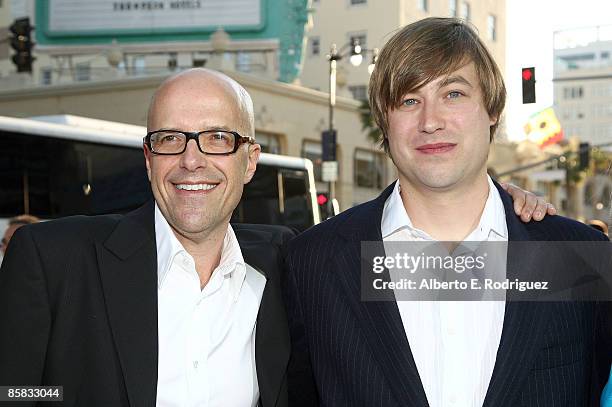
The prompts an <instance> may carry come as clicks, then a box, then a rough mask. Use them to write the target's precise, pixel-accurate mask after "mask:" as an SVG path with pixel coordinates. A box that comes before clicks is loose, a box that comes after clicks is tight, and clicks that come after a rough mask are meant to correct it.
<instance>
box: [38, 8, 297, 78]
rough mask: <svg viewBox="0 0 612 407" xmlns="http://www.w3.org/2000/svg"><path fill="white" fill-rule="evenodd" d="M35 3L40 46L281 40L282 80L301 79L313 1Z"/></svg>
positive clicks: (280, 61) (280, 62)
mask: <svg viewBox="0 0 612 407" xmlns="http://www.w3.org/2000/svg"><path fill="white" fill-rule="evenodd" d="M74 4H75V3H74V1H71V0H36V30H35V34H36V41H37V43H38V44H40V45H43V46H44V45H49V46H71V45H92V44H96V45H99V44H111V43H112V41H113V40H115V41H116V42H117V43H119V44H121V43H130V44H133V43H139V42H140V43H151V42H153V43H155V42H175V41H194V42H195V41H208V40H209V39H210V36H211V34H212V33H214V32H215V31H216V30H217V28H219V27H223V29H224V30H225V31H226V32H227V33H228V34H230V36H231V38H232V39H233V40H264V39H278V40H279V44H280V50H279V64H280V78H279V80H281V81H283V82H291V81H293V80H294V79H295V77H296V76H297V75H298V73H299V69H300V67H301V58H302V43H303V37H304V27H305V24H306V21H307V17H308V11H307V4H308V0H131V1H130V0H82V1H81V2H79V4H78V6H75V5H74Z"/></svg>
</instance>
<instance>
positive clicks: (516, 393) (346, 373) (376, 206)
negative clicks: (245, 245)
mask: <svg viewBox="0 0 612 407" xmlns="http://www.w3.org/2000/svg"><path fill="white" fill-rule="evenodd" d="M496 186H497V187H498V189H499V190H500V194H501V196H502V200H503V202H504V207H505V211H506V222H507V225H508V232H509V237H510V240H570V241H571V240H604V239H606V238H605V236H604V235H603V234H601V233H599V232H596V231H594V230H592V229H591V228H588V227H586V226H584V225H582V224H580V223H578V222H575V221H572V220H569V219H566V218H563V217H560V216H552V217H551V216H549V217H546V218H545V220H544V221H542V222H531V223H528V224H523V223H521V222H520V220H519V219H518V218H517V217H516V216H515V215H514V211H513V210H512V202H511V199H510V196H509V195H508V194H507V193H506V192H505V191H503V190H502V189H501V188H500V187H499V186H498V185H496ZM392 189H393V185H391V186H389V187H388V188H387V189H386V190H385V191H384V192H383V193H382V194H381V195H380V196H379V197H378V198H377V199H375V200H373V201H370V202H367V203H365V204H362V205H359V206H357V207H354V208H352V209H349V210H347V211H346V212H343V213H342V214H340V215H338V216H336V217H334V218H332V219H330V220H328V221H326V222H324V223H322V224H320V225H318V226H316V227H314V228H311V229H310V230H308V231H306V232H305V233H303V234H302V235H300V236H298V237H297V238H296V239H294V240H293V241H292V242H291V243H290V244H289V247H288V249H287V256H286V268H287V271H286V273H287V274H286V279H285V301H286V305H287V312H288V315H289V324H290V331H291V336H292V359H291V362H290V371H289V392H290V405H292V406H314V405H319V404H320V405H324V406H334V407H336V406H338V407H339V406H350V407H357V406H368V407H374V406H427V405H428V404H427V398H426V396H425V392H424V390H423V386H422V384H421V381H420V378H419V374H418V371H417V368H416V365H415V363H414V360H413V357H412V353H411V351H410V347H409V345H408V340H407V339H406V334H405V331H404V327H403V325H402V321H401V318H400V314H399V311H398V308H397V304H396V303H395V302H394V301H381V302H363V301H361V300H360V295H361V293H360V242H361V241H382V237H381V231H380V222H381V217H382V211H383V206H384V203H385V201H386V199H387V197H388V196H389V194H390V193H391V191H392ZM381 248H382V245H381ZM509 258H510V262H513V261H518V262H519V263H520V259H512V258H511V256H510V257H509ZM509 267H510V265H509ZM611 353H612V344H611V343H610V331H609V314H608V313H604V312H603V307H602V305H601V304H595V303H588V302H583V303H570V302H566V303H553V302H548V303H545V302H539V303H526V302H508V303H507V305H506V313H505V319H504V326H503V332H502V337H501V342H500V345H499V350H498V353H497V359H496V363H495V368H494V371H493V376H492V378H491V382H490V385H489V388H488V391H487V395H486V398H485V402H484V405H485V406H495V407H498V406H513V407H514V406H568V407H576V406H588V405H592V406H595V405H597V404H596V403H597V402H596V400H597V399H598V398H599V395H600V394H601V389H602V388H603V386H604V384H605V380H606V377H607V373H608V369H609V366H610V358H611ZM465 373H466V374H470V372H465Z"/></svg>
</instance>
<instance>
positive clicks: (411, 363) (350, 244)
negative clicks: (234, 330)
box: [285, 18, 610, 407]
mask: <svg viewBox="0 0 612 407" xmlns="http://www.w3.org/2000/svg"><path fill="white" fill-rule="evenodd" d="M369 90H370V92H369V93H370V105H371V106H372V110H373V113H374V117H375V119H376V122H377V124H378V125H379V127H380V128H381V130H382V133H383V137H384V138H383V141H382V143H383V146H384V147H385V150H386V151H387V152H388V154H389V156H390V157H391V159H392V160H393V162H394V164H395V166H396V167H397V170H398V174H399V180H398V181H397V182H394V183H393V184H391V185H390V186H389V187H388V188H387V189H386V190H385V191H384V192H383V193H382V194H381V195H380V196H379V197H378V198H376V199H375V200H373V201H370V202H366V203H365V204H363V205H359V206H357V207H354V208H352V209H350V210H348V211H346V212H344V213H342V214H340V215H338V216H336V217H334V218H332V219H330V220H329V221H327V222H324V223H323V224H321V225H318V226H316V227H314V228H312V229H310V230H308V231H306V232H305V233H303V234H302V235H300V236H298V237H297V238H296V239H294V240H293V241H292V242H291V243H290V245H289V249H288V254H287V258H286V264H287V269H288V270H287V275H286V283H285V291H286V292H285V294H286V295H285V297H286V303H287V304H286V305H287V312H288V315H289V321H290V331H291V336H292V352H293V353H292V362H291V364H290V373H289V393H290V402H293V403H294V404H292V405H309V406H312V405H317V404H321V405H326V406H334V407H339V406H351V407H356V406H368V407H373V406H381V407H383V406H384V407H391V406H411V407H414V406H422V407H425V406H431V407H442V406H444V407H447V406H453V405H457V406H483V405H484V406H495V407H499V406H508V407H510V406H518V405H539V406H553V405H554V406H557V405H563V406H566V405H567V406H586V405H589V403H592V404H593V405H595V403H596V400H598V398H599V394H601V388H602V387H603V385H604V383H605V379H604V378H603V375H602V374H601V373H604V372H605V373H606V374H607V370H606V369H608V368H609V366H610V348H606V347H603V346H602V341H603V340H606V338H603V340H601V338H600V337H599V336H598V335H601V334H602V332H606V331H605V330H603V325H604V322H603V321H602V320H603V318H602V320H600V319H599V318H600V317H602V315H599V314H598V309H597V307H596V306H595V305H594V304H592V303H569V302H566V303H544V302H540V303H526V302H523V303H520V302H508V303H506V302H504V301H488V302H485V301H480V302H477V301H471V302H466V301H463V302H460V301H445V302H442V301H438V302H435V301H396V300H395V299H394V298H393V297H392V299H391V301H363V300H362V297H361V294H362V292H361V289H362V287H361V285H360V282H361V281H362V280H361V277H362V276H361V263H360V260H361V256H362V255H363V253H362V252H361V247H362V246H361V243H362V242H385V243H386V242H389V241H405V242H434V241H454V242H457V241H459V242H460V241H470V240H472V241H487V242H489V241H500V242H505V241H512V240H593V241H597V240H604V239H605V236H603V235H602V234H601V233H599V232H596V231H595V230H593V229H591V228H588V227H586V226H585V225H582V224H579V223H578V222H575V221H572V220H569V219H565V218H562V217H555V216H553V217H551V216H549V217H546V218H545V219H544V220H543V221H542V222H537V223H536V222H529V223H526V224H523V223H522V222H521V221H520V219H519V217H518V216H516V215H515V213H514V211H513V207H512V201H511V199H510V196H509V195H508V194H507V193H506V192H505V191H504V190H503V189H502V188H501V187H500V185H499V184H497V183H495V182H494V181H493V180H492V179H491V178H490V177H489V176H488V175H487V167H486V163H487V157H488V153H489V146H490V142H491V141H492V139H493V135H494V133H495V130H496V128H497V127H498V124H499V120H500V116H501V114H502V112H503V108H504V104H505V96H506V91H505V87H504V82H503V79H502V75H501V72H500V71H499V69H498V67H497V65H496V64H495V61H494V60H493V58H492V57H491V55H490V54H489V52H488V51H487V49H486V48H485V46H484V45H483V43H482V41H481V40H480V39H479V38H478V36H477V34H476V33H475V32H474V30H473V29H472V28H471V27H470V26H469V25H468V24H467V23H465V22H463V21H461V20H458V19H454V18H428V19H425V20H421V21H417V22H415V23H413V24H410V25H408V26H406V27H404V28H403V29H401V30H400V31H398V32H397V33H396V34H395V35H394V36H393V37H392V38H391V39H390V40H389V42H388V43H387V44H386V45H385V46H384V48H383V49H382V51H381V53H380V55H379V58H378V60H377V64H376V68H375V70H374V73H373V74H372V77H371V80H370V89H369ZM608 340H609V338H608ZM599 367H603V369H599Z"/></svg>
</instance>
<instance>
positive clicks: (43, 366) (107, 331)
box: [0, 69, 292, 407]
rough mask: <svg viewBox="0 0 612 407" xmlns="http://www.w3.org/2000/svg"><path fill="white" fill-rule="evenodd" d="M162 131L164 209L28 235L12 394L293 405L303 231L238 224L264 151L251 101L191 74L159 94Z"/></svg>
mask: <svg viewBox="0 0 612 407" xmlns="http://www.w3.org/2000/svg"><path fill="white" fill-rule="evenodd" d="M147 128H148V133H147V135H146V137H145V138H144V143H143V144H144V145H143V148H144V156H145V162H146V168H147V173H148V176H149V180H150V182H151V188H152V190H153V195H154V198H155V200H154V201H152V202H150V203H148V204H147V205H145V206H143V207H142V208H140V209H138V210H136V211H134V212H131V213H129V214H127V215H125V216H118V215H107V216H96V217H71V218H66V219H61V220H56V221H51V222H46V223H44V224H40V225H37V226H35V227H31V228H25V229H24V230H20V231H18V233H16V234H15V237H14V238H13V242H12V243H11V248H10V249H9V251H8V253H7V257H6V258H5V261H4V264H3V266H2V270H1V272H0V326H1V329H0V385H4V386H6V385H11V386H21V387H23V386H26V385H49V386H50V385H57V386H63V400H64V404H63V405H66V406H77V405H78V406H127V405H131V406H153V405H156V404H157V405H158V406H196V405H198V406H199V405H205V406H256V405H259V406H264V407H268V406H286V405H287V396H286V382H285V368H286V365H287V362H288V358H289V344H288V330H287V326H286V324H287V322H286V317H285V314H284V308H283V306H282V303H281V295H280V293H279V286H280V284H279V276H278V271H279V264H280V256H279V253H280V250H279V247H280V246H281V245H282V243H283V241H284V240H286V239H287V238H289V237H291V236H292V233H291V232H290V231H285V230H284V229H283V228H281V227H272V226H270V227H265V226H264V227H257V228H254V227H245V226H236V227H235V228H232V226H230V225H229V220H230V217H231V214H232V212H233V210H234V209H235V208H236V206H237V205H238V202H239V200H240V197H241V194H242V191H243V186H244V184H246V183H248V182H249V181H250V179H251V178H252V176H253V174H254V172H255V168H256V165H257V160H258V157H259V153H260V146H259V145H258V144H256V143H255V141H254V115H253V105H252V102H251V98H250V96H249V95H248V93H247V92H246V91H245V90H244V89H243V88H242V87H241V86H240V85H239V84H238V83H236V82H235V81H233V80H232V79H230V78H228V77H227V76H225V75H222V74H220V73H216V72H213V71H209V70H205V69H192V70H188V71H185V72H182V73H179V74H177V75H175V76H173V77H171V78H169V79H168V80H166V81H165V82H164V83H163V84H162V85H161V86H160V87H159V89H158V90H157V91H156V93H155V95H154V97H153V99H152V101H151V105H150V107H149V112H148V122H147ZM0 396H1V395H0ZM19 405H27V403H20V404H19Z"/></svg>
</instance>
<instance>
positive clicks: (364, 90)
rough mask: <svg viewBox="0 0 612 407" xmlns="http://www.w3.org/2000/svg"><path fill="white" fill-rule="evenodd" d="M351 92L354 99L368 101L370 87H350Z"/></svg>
mask: <svg viewBox="0 0 612 407" xmlns="http://www.w3.org/2000/svg"><path fill="white" fill-rule="evenodd" d="M348 88H349V91H350V92H351V94H352V95H353V99H356V100H367V99H368V87H367V86H365V85H356V86H349V87H348Z"/></svg>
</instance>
